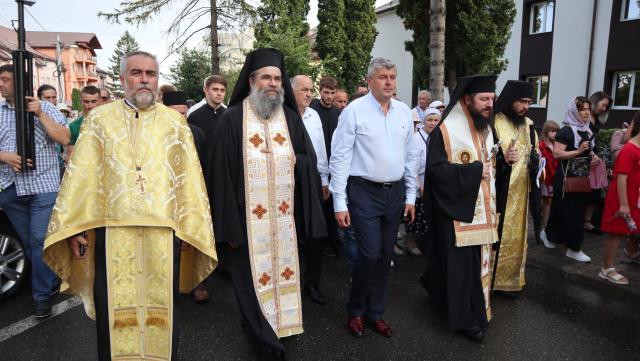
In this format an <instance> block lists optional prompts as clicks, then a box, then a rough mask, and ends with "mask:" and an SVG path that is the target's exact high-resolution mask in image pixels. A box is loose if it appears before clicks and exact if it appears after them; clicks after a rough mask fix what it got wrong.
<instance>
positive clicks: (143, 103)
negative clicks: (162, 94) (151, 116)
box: [129, 92, 156, 110]
mask: <svg viewBox="0 0 640 361" xmlns="http://www.w3.org/2000/svg"><path fill="white" fill-rule="evenodd" d="M155 97H156V96H155V94H153V93H152V92H145V93H136V94H135V95H134V96H133V99H129V100H130V101H131V103H133V105H135V106H136V107H137V108H138V109H143V110H144V109H147V108H149V107H150V106H152V105H153V103H155Z"/></svg>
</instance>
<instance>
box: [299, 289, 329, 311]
mask: <svg viewBox="0 0 640 361" xmlns="http://www.w3.org/2000/svg"><path fill="white" fill-rule="evenodd" d="M304 294H305V296H307V297H309V299H311V301H313V303H316V304H318V305H320V306H322V305H324V304H325V303H327V300H326V299H325V298H324V296H323V295H322V292H320V289H318V287H316V286H313V285H310V284H307V285H306V286H304Z"/></svg>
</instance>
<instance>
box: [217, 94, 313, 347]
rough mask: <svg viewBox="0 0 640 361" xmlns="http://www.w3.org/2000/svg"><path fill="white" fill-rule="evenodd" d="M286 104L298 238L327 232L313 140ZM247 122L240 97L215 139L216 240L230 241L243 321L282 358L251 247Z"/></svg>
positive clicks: (230, 261) (229, 259)
mask: <svg viewBox="0 0 640 361" xmlns="http://www.w3.org/2000/svg"><path fill="white" fill-rule="evenodd" d="M283 108H284V114H285V117H286V120H287V124H288V128H289V137H290V138H291V144H292V147H293V150H294V152H295V160H296V164H295V170H294V172H295V193H294V198H295V199H294V219H295V225H296V231H297V234H298V239H299V240H300V241H304V240H305V239H309V240H311V239H313V238H321V237H325V236H326V225H325V221H324V217H323V211H322V199H321V194H322V191H321V183H320V177H319V175H318V171H317V166H316V155H315V152H314V150H313V145H312V143H311V139H310V138H309V135H308V134H307V132H306V130H305V127H304V124H303V122H302V119H301V118H300V115H299V114H298V113H297V112H295V111H294V110H292V109H290V108H289V107H288V106H284V107H283ZM242 126H243V109H242V102H240V103H238V104H236V105H234V106H231V107H229V108H228V109H227V110H226V111H225V113H224V115H223V116H222V118H221V119H220V124H219V127H218V129H217V132H216V136H215V138H214V142H213V145H212V146H210V147H209V158H208V167H209V172H208V176H207V180H206V181H207V190H208V192H209V199H210V201H211V204H212V212H213V226H214V231H215V235H216V243H218V244H221V243H223V244H226V247H225V248H224V252H225V253H226V255H225V257H226V259H227V262H228V269H229V273H230V274H231V279H232V282H233V286H234V289H235V292H236V297H237V299H238V304H239V306H240V312H241V314H242V318H243V324H244V325H245V326H246V327H247V328H248V331H249V332H250V334H251V335H252V337H253V339H254V340H255V341H256V343H257V347H258V348H259V351H260V352H261V353H263V354H264V353H267V354H270V355H272V356H274V358H278V357H279V356H280V355H281V354H282V352H283V351H284V347H283V346H282V343H281V342H280V340H279V339H278V337H277V336H276V334H275V333H274V332H273V329H272V328H271V326H270V325H269V323H268V322H267V321H266V319H265V318H264V316H263V315H262V312H261V310H260V305H259V303H258V301H257V298H256V294H255V290H254V286H253V281H252V274H251V264H250V259H249V252H248V247H247V223H246V210H245V207H246V204H245V186H244V183H245V181H244V161H243V153H242V152H243V149H242V147H243V142H242V134H243V129H242Z"/></svg>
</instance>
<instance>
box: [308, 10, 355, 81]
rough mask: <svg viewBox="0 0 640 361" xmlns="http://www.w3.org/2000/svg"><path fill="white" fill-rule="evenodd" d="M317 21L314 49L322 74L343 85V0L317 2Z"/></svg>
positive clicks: (345, 39)
mask: <svg viewBox="0 0 640 361" xmlns="http://www.w3.org/2000/svg"><path fill="white" fill-rule="evenodd" d="M318 21H319V24H318V33H317V36H316V45H315V49H316V50H317V51H318V55H319V56H320V58H321V59H322V66H323V72H324V74H325V75H331V76H333V77H335V78H336V79H338V82H340V84H343V83H344V78H343V71H344V68H345V58H344V54H345V51H346V48H347V46H346V44H347V33H346V31H345V26H346V22H347V19H345V0H319V1H318Z"/></svg>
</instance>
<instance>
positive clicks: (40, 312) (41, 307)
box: [35, 300, 51, 319]
mask: <svg viewBox="0 0 640 361" xmlns="http://www.w3.org/2000/svg"><path fill="white" fill-rule="evenodd" d="M35 316H36V318H37V319H43V318H47V317H49V316H51V302H50V301H48V300H47V301H40V302H37V303H36V311H35Z"/></svg>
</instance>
